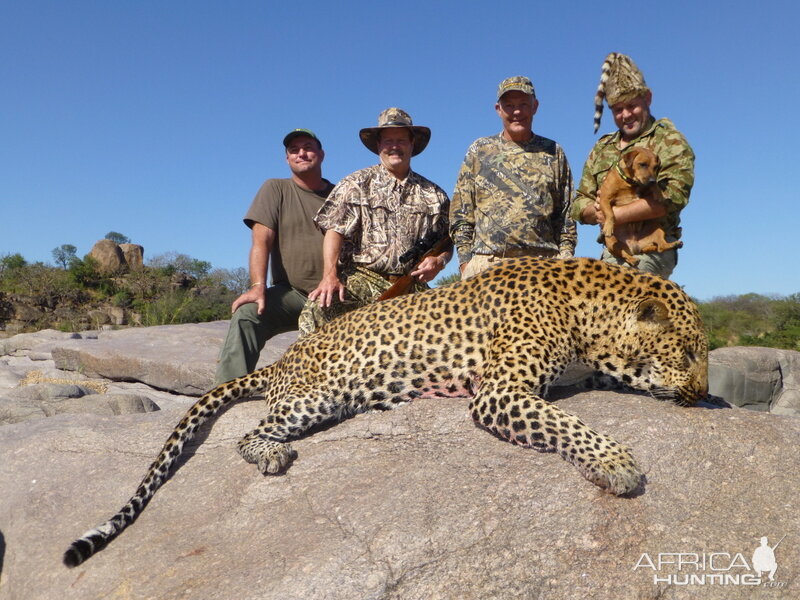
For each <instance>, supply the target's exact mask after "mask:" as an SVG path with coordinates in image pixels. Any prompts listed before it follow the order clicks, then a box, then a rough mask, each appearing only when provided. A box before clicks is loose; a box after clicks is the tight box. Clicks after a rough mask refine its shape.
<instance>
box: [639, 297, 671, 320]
mask: <svg viewBox="0 0 800 600" xmlns="http://www.w3.org/2000/svg"><path fill="white" fill-rule="evenodd" d="M636 320H637V321H640V322H646V323H655V324H658V325H666V324H668V323H669V322H670V320H669V309H668V308H667V305H666V304H664V303H663V302H661V300H656V299H655V298H647V299H645V300H642V301H641V302H640V303H639V306H637V307H636Z"/></svg>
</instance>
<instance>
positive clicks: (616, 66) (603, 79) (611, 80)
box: [594, 52, 650, 133]
mask: <svg viewBox="0 0 800 600" xmlns="http://www.w3.org/2000/svg"><path fill="white" fill-rule="evenodd" d="M649 91H650V88H649V87H647V83H645V81H644V75H643V74H642V72H641V71H640V70H639V67H637V66H636V63H635V62H633V59H632V58H631V57H630V56H626V55H625V54H619V53H618V52H612V53H611V54H609V55H608V56H606V59H605V60H604V61H603V66H602V67H600V85H598V86H597V93H596V94H595V96H594V132H595V133H597V130H598V128H599V127H600V118H601V117H602V116H603V98H605V99H606V102H607V103H608V105H609V106H613V105H614V104H616V103H617V102H627V101H628V100H632V99H633V98H636V97H638V96H642V95H643V94H646V93H647V92H649Z"/></svg>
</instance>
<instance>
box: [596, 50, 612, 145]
mask: <svg viewBox="0 0 800 600" xmlns="http://www.w3.org/2000/svg"><path fill="white" fill-rule="evenodd" d="M616 59H617V53H616V52H612V53H611V54H609V55H608V56H606V59H605V60H604V61H603V66H601V67H600V85H598V86H597V92H596V93H595V95H594V132H595V133H597V130H598V129H600V118H601V117H602V116H603V98H605V97H606V81H608V77H609V75H610V74H611V66H612V65H613V64H614V61H615V60H616Z"/></svg>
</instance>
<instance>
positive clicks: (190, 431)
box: [64, 366, 271, 567]
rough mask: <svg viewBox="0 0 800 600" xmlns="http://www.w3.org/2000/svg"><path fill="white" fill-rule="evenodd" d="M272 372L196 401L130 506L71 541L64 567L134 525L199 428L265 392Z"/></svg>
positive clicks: (239, 381) (231, 383) (226, 386)
mask: <svg viewBox="0 0 800 600" xmlns="http://www.w3.org/2000/svg"><path fill="white" fill-rule="evenodd" d="M269 369H271V366H267V367H264V368H263V369H260V370H258V371H255V372H254V373H250V374H249V375H245V376H244V377H239V378H238V379H234V380H233V381H229V382H228V383H224V384H222V385H220V386H217V387H216V388H214V389H213V390H211V391H210V392H208V393H206V394H204V395H203V396H202V397H201V398H200V399H199V400H198V401H197V402H195V403H194V404H193V405H192V407H191V408H190V409H189V411H188V412H187V413H186V415H185V416H184V417H183V419H181V421H180V423H178V426H177V427H176V428H175V429H174V430H173V432H172V435H170V436H169V438H167V441H166V443H165V444H164V447H163V448H162V449H161V452H160V453H159V455H158V457H157V458H156V460H155V461H153V464H151V465H150V468H149V469H148V470H147V474H146V475H145V477H144V479H142V482H141V483H140V484H139V487H138V488H137V489H136V493H135V494H134V495H133V496H132V497H131V499H130V500H128V503H127V504H126V505H125V506H123V507H122V508H121V509H120V510H119V512H118V513H117V514H115V515H114V516H113V517H111V518H110V519H109V520H108V521H105V522H104V523H101V524H100V525H98V526H97V527H95V528H94V529H90V530H89V531H87V532H86V533H84V534H83V535H82V536H81V537H80V538H79V539H77V540H75V541H74V542H72V544H71V545H70V547H69V549H68V550H67V551H66V552H65V553H64V564H65V565H66V566H68V567H76V566H78V565H79V564H81V563H82V562H84V561H85V560H87V559H88V558H89V557H91V556H93V555H94V554H95V553H96V552H99V551H100V550H102V549H103V548H105V547H106V546H107V545H108V543H109V542H111V541H112V540H113V539H114V538H116V537H117V536H118V535H119V534H120V533H122V532H123V531H124V530H125V528H126V527H127V526H128V525H130V524H131V523H133V522H134V521H135V520H136V518H137V517H138V516H139V515H140V514H141V513H142V511H143V510H144V508H145V506H147V504H148V502H150V500H151V499H152V497H153V496H154V495H155V493H156V491H157V490H158V489H159V488H160V487H161V486H162V485H163V484H164V482H165V481H166V480H167V477H168V476H169V472H170V469H171V468H172V467H173V466H174V465H175V462H176V461H177V459H178V457H179V456H180V455H181V451H182V450H183V447H184V445H185V444H186V443H187V442H189V441H191V440H192V439H193V438H194V436H195V433H196V432H197V430H198V429H199V428H200V426H201V425H202V424H203V423H205V422H206V421H207V420H208V419H210V418H212V417H214V416H216V415H217V414H219V412H220V410H222V408H223V407H224V406H226V405H228V404H230V403H231V402H233V401H234V400H238V399H239V398H243V397H245V396H248V395H250V394H252V393H254V392H259V391H262V390H263V389H265V382H266V381H267V378H266V377H264V375H265V371H267V370H269Z"/></svg>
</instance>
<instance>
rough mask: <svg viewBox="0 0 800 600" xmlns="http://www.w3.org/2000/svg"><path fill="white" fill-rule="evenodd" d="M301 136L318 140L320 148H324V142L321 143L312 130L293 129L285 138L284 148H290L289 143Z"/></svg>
mask: <svg viewBox="0 0 800 600" xmlns="http://www.w3.org/2000/svg"><path fill="white" fill-rule="evenodd" d="M301 135H304V136H307V137H310V138H311V139H313V140H317V143H318V144H319V147H320V148H322V142H320V141H319V138H318V137H317V134H315V133H314V132H313V131H311V130H310V129H292V130H291V131H290V132H289V133H287V134H286V135H285V136H284V137H283V147H284V148H288V147H289V143H290V142H291V141H292V140H293V139H294V138H296V137H300V136H301Z"/></svg>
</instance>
